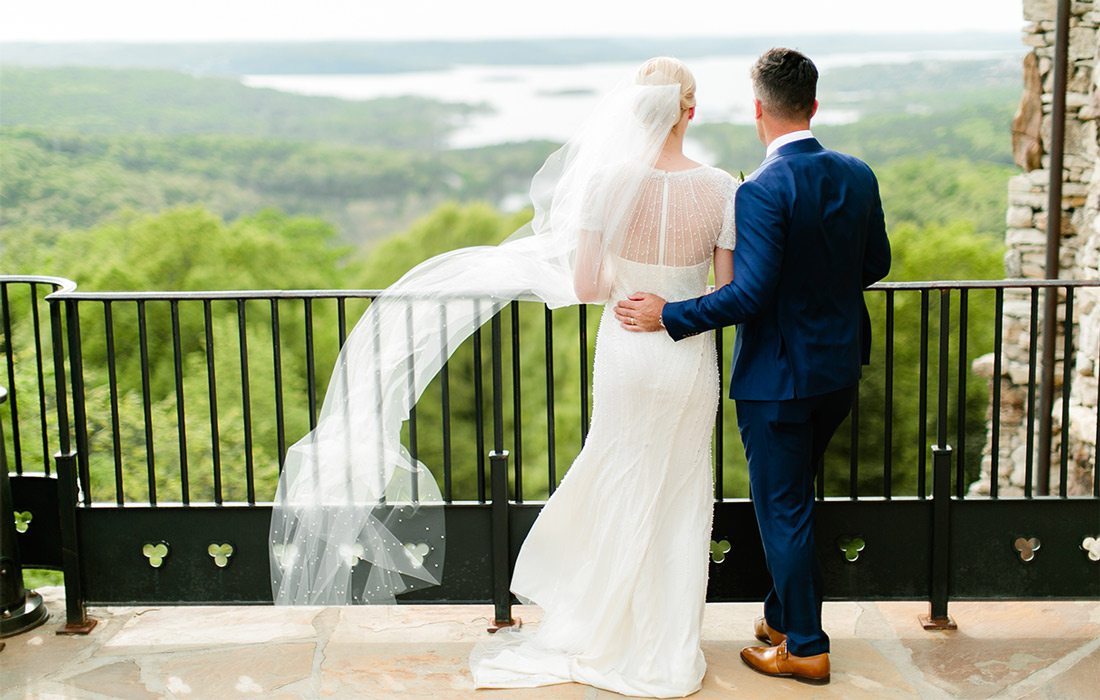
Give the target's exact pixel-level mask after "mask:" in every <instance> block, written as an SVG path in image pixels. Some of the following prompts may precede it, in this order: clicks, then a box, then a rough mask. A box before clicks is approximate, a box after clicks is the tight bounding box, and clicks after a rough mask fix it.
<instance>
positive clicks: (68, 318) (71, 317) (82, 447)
mask: <svg viewBox="0 0 1100 700" xmlns="http://www.w3.org/2000/svg"><path fill="white" fill-rule="evenodd" d="M65 328H66V331H67V333H68V336H69V373H70V375H71V377H72V380H71V381H72V391H73V427H74V428H75V430H76V459H77V465H76V466H77V489H78V490H79V492H80V498H81V500H82V501H83V502H84V505H86V506H90V505H91V504H92V479H91V474H90V473H89V468H88V413H87V406H86V404H85V401H84V354H83V353H84V351H83V349H82V343H81V340H80V307H79V305H78V303H77V302H76V301H75V300H70V301H66V302H65ZM58 468H59V469H60V461H59V463H58ZM59 478H60V474H59Z"/></svg>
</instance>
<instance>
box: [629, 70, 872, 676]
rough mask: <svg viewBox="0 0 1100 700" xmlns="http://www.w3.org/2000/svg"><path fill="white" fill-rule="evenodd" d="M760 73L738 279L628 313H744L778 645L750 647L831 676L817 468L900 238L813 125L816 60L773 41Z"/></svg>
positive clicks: (760, 629)
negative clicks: (755, 149)
mask: <svg viewBox="0 0 1100 700" xmlns="http://www.w3.org/2000/svg"><path fill="white" fill-rule="evenodd" d="M752 82H753V91H754V93H755V97H756V99H755V100H754V101H753V102H754V104H755V107H756V130H757V133H758V134H759V136H760V140H761V141H762V142H764V144H765V145H766V146H767V155H766V157H765V158H764V162H763V163H762V164H761V165H760V167H759V168H757V170H756V171H755V172H754V173H753V174H752V175H750V176H749V177H748V178H747V179H746V180H745V182H744V183H743V184H742V185H741V186H740V187H739V188H738V190H737V194H736V195H735V199H734V210H735V217H736V226H737V243H736V246H735V249H734V266H733V267H734V277H733V281H732V282H731V283H730V284H728V285H726V286H724V287H722V288H721V289H718V290H717V291H715V292H713V293H711V294H708V295H706V296H702V297H698V298H696V299H689V300H687V301H681V302H672V303H666V302H665V300H664V299H661V298H660V297H658V296H655V295H653V294H644V293H638V294H634V295H631V297H630V298H629V299H627V300H623V301H620V302H619V303H618V304H616V306H615V316H616V317H617V318H618V320H619V321H620V322H621V323H622V324H623V327H624V328H625V329H626V330H629V331H656V330H659V329H662V328H663V329H666V330H667V332H668V334H669V335H670V336H672V338H673V339H674V340H680V339H681V338H686V337H688V336H691V335H695V334H697V333H700V332H703V331H707V330H710V329H714V328H721V327H723V326H728V325H731V324H738V329H737V341H736V345H735V347H734V354H733V371H732V379H731V382H730V398H732V399H735V400H736V401H737V404H736V405H737V424H738V427H739V428H740V431H741V440H742V442H743V443H744V445H745V453H746V456H747V457H748V462H749V486H750V491H751V495H752V501H753V505H754V508H755V510H756V519H757V523H758V525H759V528H760V537H761V540H762V541H763V544H764V553H765V555H766V557H767V563H768V570H769V572H770V573H771V577H772V590H771V592H770V593H769V594H768V597H767V599H766V600H765V602H764V617H763V618H760V619H758V620H757V623H756V630H755V631H756V636H757V637H758V638H759V639H760V640H761V641H763V642H764V643H765V644H766V645H767V646H754V647H746V648H745V649H743V650H742V651H741V658H742V659H743V660H744V661H745V663H747V664H748V665H749V666H751V667H753V668H754V669H756V670H757V671H760V672H762V673H766V674H769V675H776V676H796V677H799V678H803V679H807V680H812V681H826V680H828V678H829V637H828V635H826V634H825V632H824V631H823V630H822V629H821V599H822V591H821V571H820V567H819V565H818V562H817V556H816V554H815V551H814V518H813V509H814V488H813V487H814V475H815V472H816V469H815V467H816V465H817V464H818V463H819V462H820V460H821V459H822V457H823V455H824V453H825V448H826V446H827V445H828V443H829V439H830V438H831V437H832V435H833V432H834V431H836V429H837V427H838V426H839V425H840V423H841V422H842V421H843V420H844V418H845V417H846V416H847V415H848V412H849V410H850V409H851V405H852V399H853V397H854V395H855V391H856V385H857V384H858V382H859V377H860V372H861V365H862V364H866V363H867V362H868V361H869V359H870V346H871V335H870V319H869V317H868V315H867V308H866V306H865V305H864V302H863V289H864V288H865V287H867V286H868V285H870V284H872V283H874V282H877V281H878V280H880V279H882V278H883V277H885V276H886V273H887V272H888V271H889V268H890V244H889V242H888V240H887V238H886V225H885V222H884V219H883V214H882V204H881V201H880V200H879V193H878V183H877V182H876V180H875V176H874V174H873V173H872V172H871V169H870V168H869V167H867V165H866V164H864V163H863V162H862V161H860V160H858V159H856V158H853V157H851V156H848V155H844V154H841V153H836V152H834V151H828V150H826V149H825V148H823V147H822V146H821V144H820V143H818V142H817V140H816V139H814V137H813V134H811V133H810V119H811V118H812V117H813V116H814V113H815V112H816V111H817V99H816V92H817V68H816V67H815V66H814V64H813V62H812V61H810V59H808V58H806V57H805V56H803V55H802V54H801V53H799V52H797V51H794V50H791V49H771V50H770V51H768V52H767V53H765V54H764V55H763V56H761V57H760V58H759V60H757V62H756V64H755V65H754V66H753V69H752Z"/></svg>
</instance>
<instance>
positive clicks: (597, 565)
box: [470, 166, 737, 697]
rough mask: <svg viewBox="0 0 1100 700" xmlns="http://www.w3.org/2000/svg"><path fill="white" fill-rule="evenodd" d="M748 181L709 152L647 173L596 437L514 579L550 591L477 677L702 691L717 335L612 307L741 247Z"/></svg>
mask: <svg viewBox="0 0 1100 700" xmlns="http://www.w3.org/2000/svg"><path fill="white" fill-rule="evenodd" d="M736 186H737V183H736V181H735V180H734V179H733V178H732V177H731V176H730V175H729V174H727V173H725V172H723V171H721V170H718V169H716V168H711V167H708V166H702V167H698V168H694V169H691V170H684V171H678V172H664V171H659V170H654V171H653V172H652V174H651V175H650V176H649V177H647V178H646V179H645V182H644V184H643V185H642V190H641V194H640V197H639V205H638V206H637V208H636V209H635V210H634V212H633V213H632V215H631V216H630V218H629V221H628V227H627V230H626V235H625V236H624V238H623V245H622V247H621V249H620V250H619V251H618V254H617V255H615V256H614V257H612V258H611V259H610V270H611V273H612V275H613V285H612V291H611V296H610V301H609V302H608V304H607V307H605V309H604V314H603V318H602V320H601V322H600V327H599V332H598V335H597V339H596V352H595V367H594V372H593V404H592V405H593V410H592V423H591V429H590V431H589V433H588V439H587V441H586V443H585V446H584V448H583V449H582V450H581V452H580V454H579V455H578V456H577V459H576V461H574V462H573V465H572V466H571V467H570V468H569V470H568V472H567V473H566V475H565V477H564V478H563V480H562V482H561V485H560V486H559V487H558V489H557V490H556V491H555V492H554V494H553V496H552V497H551V498H550V499H549V500H548V501H547V503H546V505H545V506H544V507H543V509H542V511H541V513H540V514H539V517H538V519H537V520H536V521H535V524H534V526H533V527H532V529H531V531H530V533H529V534H528V535H527V538H526V540H525V541H524V543H523V546H522V548H521V550H520V553H519V557H518V559H517V561H516V566H515V570H514V573H513V576H512V585H511V589H512V591H513V592H514V593H515V594H516V596H517V597H518V598H519V599H520V600H522V601H523V602H525V603H530V604H535V605H538V606H540V607H541V608H542V609H543V616H542V620H541V622H540V623H539V624H537V625H528V626H525V627H521V628H515V629H503V630H501V631H499V632H497V633H496V634H494V635H491V636H490V637H489V638H487V639H486V640H484V641H482V642H479V643H478V644H477V645H476V646H475V648H474V650H473V652H472V653H471V656H470V668H471V671H472V674H473V678H474V682H475V684H476V685H477V686H478V687H484V688H501V687H507V688H516V687H531V686H540V685H549V684H554V683H565V682H570V681H575V682H579V683H585V684H588V685H592V686H595V687H598V688H603V689H606V690H612V691H616V692H619V693H623V694H625V695H639V696H648V697H677V696H683V695H688V694H690V693H693V692H695V691H697V690H699V688H700V686H701V682H702V678H703V674H704V673H705V671H706V663H705V660H704V658H703V653H702V650H701V649H700V643H699V635H700V627H701V625H702V619H703V606H704V601H705V597H706V587H707V576H708V572H709V561H708V560H709V543H710V532H711V523H712V517H713V497H712V476H711V452H710V446H711V433H712V429H713V426H714V416H715V410H716V408H717V401H718V400H719V392H720V387H719V381H718V367H717V358H716V356H715V346H714V337H713V334H711V333H705V334H701V335H697V336H694V337H690V338H686V339H684V340H681V341H679V342H673V340H672V339H671V338H670V337H669V336H668V335H667V334H666V333H663V332H659V333H635V332H630V331H626V330H624V329H623V328H622V327H621V326H620V325H619V323H618V322H617V321H616V320H615V316H614V314H613V313H612V312H611V307H612V306H613V305H614V303H615V302H616V301H617V300H619V299H623V298H625V297H626V296H627V295H629V294H631V293H633V292H636V291H648V292H653V293H655V294H658V295H660V296H662V297H664V298H665V299H668V300H671V301H674V300H681V299H688V298H692V297H696V296H699V295H701V294H703V293H705V292H706V286H707V277H708V273H709V269H710V265H711V262H712V259H713V254H714V249H715V247H716V246H717V247H723V248H727V249H732V248H733V244H734V228H733V193H734V190H735V189H736ZM586 215H589V216H592V217H597V218H598V216H597V214H596V213H595V212H589V213H587V214H586ZM591 225H592V226H593V227H596V226H598V225H599V222H598V221H593V222H592V224H591ZM586 226H588V224H586Z"/></svg>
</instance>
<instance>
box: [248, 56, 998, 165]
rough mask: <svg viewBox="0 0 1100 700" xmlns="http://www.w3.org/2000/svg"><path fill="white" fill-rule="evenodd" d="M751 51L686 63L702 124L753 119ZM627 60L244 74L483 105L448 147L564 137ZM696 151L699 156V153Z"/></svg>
mask: <svg viewBox="0 0 1100 700" xmlns="http://www.w3.org/2000/svg"><path fill="white" fill-rule="evenodd" d="M1012 53H1013V52H1005V51H917V52H914V51H898V52H874V53H871V52H868V53H838V54H824V55H820V56H815V58H814V60H815V63H816V64H817V66H818V68H819V70H820V71H821V73H822V75H827V74H828V72H829V70H831V69H834V68H838V67H843V66H860V65H868V64H883V63H909V62H913V61H918V60H952V61H957V60H984V59H989V58H1001V57H1005V56H1007V55H1012ZM754 60H756V56H749V55H729V56H714V57H711V58H696V59H692V60H691V61H690V62H689V66H690V67H691V69H692V72H693V73H694V74H695V80H696V83H697V95H698V101H699V105H698V108H697V112H696V115H697V116H696V118H697V119H698V120H699V121H700V122H733V123H751V122H752V89H751V86H750V84H749V77H748V76H749V68H750V66H751V65H752V63H753V61H754ZM637 65H638V64H637V62H631V63H590V64H580V65H567V66H529V65H503V66H483V65H464V66H457V67H455V68H453V69H450V70H443V71H425V72H412V73H397V74H371V75H249V76H245V77H243V78H242V82H243V83H244V84H245V85H248V86H252V87H266V88H273V89H276V90H281V91H285V92H293V93H299V94H306V95H328V96H332V97H340V98H344V99H348V100H369V99H373V98H377V97H394V96H401V95H414V96H420V97H428V98H432V99H436V100H443V101H447V102H465V103H485V104H487V105H488V106H489V107H491V108H492V111H491V112H489V113H486V114H478V115H474V116H472V117H470V118H468V119H466V120H465V122H464V123H463V124H462V125H461V127H460V128H459V129H458V130H457V131H456V132H455V133H454V135H453V137H452V139H451V144H450V145H451V146H452V147H454V148H465V147H473V146H483V145H489V144H496V143H506V142H510V141H525V140H530V139H550V140H553V141H564V140H565V139H566V138H567V137H568V136H569V135H570V134H571V133H572V132H573V131H575V129H576V127H577V126H578V124H579V123H580V122H581V120H583V119H584V117H585V116H586V115H587V114H588V113H589V112H590V111H591V110H592V109H593V108H594V107H595V105H596V103H597V101H598V100H599V96H600V95H601V94H603V93H604V92H606V91H607V90H609V89H610V88H612V87H613V86H614V85H616V84H617V83H618V82H619V81H620V80H623V79H624V78H627V77H629V76H630V75H631V74H632V72H633V70H634V69H635V68H636V67H637ZM858 118H859V114H858V112H856V111H854V110H850V109H834V108H831V107H830V106H829V105H828V104H823V105H822V106H821V110H820V111H819V112H818V116H817V117H816V119H815V123H819V124H821V123H844V122H851V121H854V120H856V119H858ZM698 155H702V154H698Z"/></svg>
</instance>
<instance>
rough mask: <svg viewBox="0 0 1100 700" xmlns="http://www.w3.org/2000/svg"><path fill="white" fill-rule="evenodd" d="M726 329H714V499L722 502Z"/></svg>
mask: <svg viewBox="0 0 1100 700" xmlns="http://www.w3.org/2000/svg"><path fill="white" fill-rule="evenodd" d="M724 331H725V329H723V328H719V329H717V330H715V331H714V353H715V355H716V356H717V358H718V408H717V409H716V410H715V416H714V500H715V501H719V502H721V500H722V499H723V498H724V497H725V496H724V494H725V489H724V479H723V476H724V475H723V473H722V472H723V468H722V465H723V464H724V462H725V431H724V430H723V425H724V424H725V405H726V402H725V401H723V398H724V396H723V391H722V387H723V386H725V380H724V376H725V369H724V365H725V362H724V361H723V359H722V354H723V352H722V345H723V343H722V338H723V336H724Z"/></svg>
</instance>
